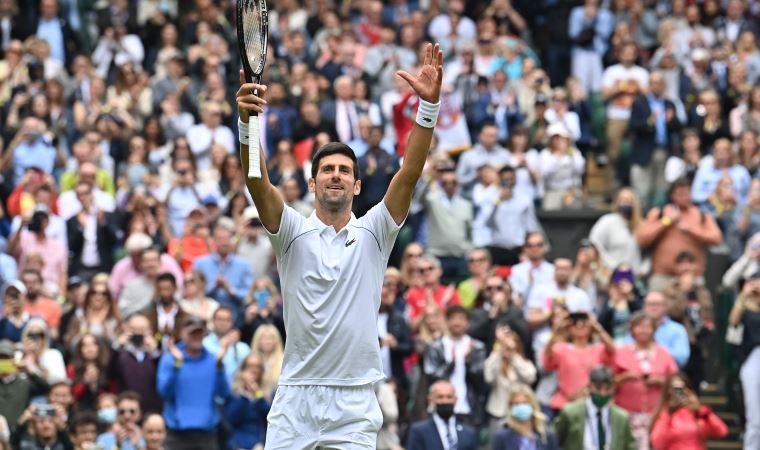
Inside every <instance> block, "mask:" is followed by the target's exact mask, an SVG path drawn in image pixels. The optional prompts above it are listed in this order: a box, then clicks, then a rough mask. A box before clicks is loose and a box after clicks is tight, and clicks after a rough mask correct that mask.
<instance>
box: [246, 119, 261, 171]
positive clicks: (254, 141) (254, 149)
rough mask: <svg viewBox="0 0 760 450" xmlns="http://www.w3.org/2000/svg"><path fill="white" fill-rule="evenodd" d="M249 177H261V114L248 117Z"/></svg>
mask: <svg viewBox="0 0 760 450" xmlns="http://www.w3.org/2000/svg"><path fill="white" fill-rule="evenodd" d="M248 135H249V141H248V178H261V153H260V152H259V147H260V146H261V143H260V141H259V116H258V114H257V115H253V114H252V115H250V116H249V117H248Z"/></svg>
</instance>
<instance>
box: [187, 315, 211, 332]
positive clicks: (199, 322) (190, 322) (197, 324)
mask: <svg viewBox="0 0 760 450" xmlns="http://www.w3.org/2000/svg"><path fill="white" fill-rule="evenodd" d="M182 329H184V330H190V331H195V330H205V329H206V321H205V320H203V319H201V318H200V317H198V316H187V317H185V320H183V321H182Z"/></svg>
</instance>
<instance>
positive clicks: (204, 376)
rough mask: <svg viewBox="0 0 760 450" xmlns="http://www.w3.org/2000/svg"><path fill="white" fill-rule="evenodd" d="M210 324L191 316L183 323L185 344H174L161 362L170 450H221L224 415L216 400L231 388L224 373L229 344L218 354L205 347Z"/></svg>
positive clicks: (160, 380)
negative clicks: (218, 431) (218, 429)
mask: <svg viewBox="0 0 760 450" xmlns="http://www.w3.org/2000/svg"><path fill="white" fill-rule="evenodd" d="M205 334H206V322H205V321H204V320H202V319H200V318H198V317H195V316H188V317H186V318H185V319H184V320H183V322H182V330H181V337H182V342H180V343H179V344H177V345H175V344H174V342H170V345H169V351H168V352H167V353H164V355H163V356H161V360H160V361H159V363H158V376H157V381H156V385H157V391H158V395H159V396H160V397H161V399H162V400H163V401H164V410H163V416H164V420H165V421H166V427H167V429H168V435H167V442H166V446H167V448H172V449H190V448H203V449H206V450H217V449H218V448H219V447H218V441H217V428H218V425H219V421H220V416H219V413H218V411H217V407H216V403H215V400H216V399H217V398H226V397H228V396H229V394H230V386H229V384H228V383H227V376H226V374H225V372H224V362H223V360H222V358H224V354H225V353H226V352H227V344H226V341H224V342H223V343H222V347H221V348H220V349H219V352H218V353H217V354H216V355H214V354H213V353H211V352H209V351H208V350H206V349H205V348H204V347H203V337H204V336H205Z"/></svg>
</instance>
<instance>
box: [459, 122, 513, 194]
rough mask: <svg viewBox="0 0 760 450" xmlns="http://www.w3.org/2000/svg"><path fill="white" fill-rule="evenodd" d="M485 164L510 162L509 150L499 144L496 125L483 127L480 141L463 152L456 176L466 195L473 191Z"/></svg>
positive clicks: (496, 165) (502, 164) (495, 164)
mask: <svg viewBox="0 0 760 450" xmlns="http://www.w3.org/2000/svg"><path fill="white" fill-rule="evenodd" d="M484 164H490V165H491V166H493V167H497V168H501V167H502V166H505V165H507V164H509V152H508V151H507V150H506V149H505V148H504V147H502V146H501V145H499V143H498V129H497V128H496V127H495V126H494V125H484V126H483V128H481V130H480V135H479V138H478V143H477V144H476V145H475V146H474V147H473V148H472V149H470V150H469V151H467V152H466V153H464V154H462V156H461V157H460V159H459V162H458V163H457V170H456V178H457V181H458V182H459V183H461V185H462V190H463V191H464V193H465V194H466V195H467V194H469V193H470V192H471V191H472V188H473V186H474V185H475V178H476V177H477V172H478V169H479V168H480V167H482V166H483V165H484Z"/></svg>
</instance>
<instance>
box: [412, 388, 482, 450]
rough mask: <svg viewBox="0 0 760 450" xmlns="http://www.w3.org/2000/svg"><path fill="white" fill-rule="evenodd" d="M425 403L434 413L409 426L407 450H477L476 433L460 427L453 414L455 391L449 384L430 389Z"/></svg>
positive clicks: (468, 428) (455, 400) (463, 425)
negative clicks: (444, 449)
mask: <svg viewBox="0 0 760 450" xmlns="http://www.w3.org/2000/svg"><path fill="white" fill-rule="evenodd" d="M428 403H429V407H430V409H431V410H432V412H433V413H432V414H431V416H430V418H428V419H426V420H421V421H419V422H416V423H414V424H412V426H411V428H410V429H409V436H408V437H407V440H406V449H407V450H427V449H431V448H449V449H451V448H452V447H453V448H457V449H460V450H475V449H477V448H478V445H477V435H476V433H475V430H474V429H473V428H471V427H470V426H469V425H466V424H461V422H460V421H459V420H458V419H457V417H456V416H455V415H454V405H456V403H457V392H456V389H455V387H454V385H453V384H452V383H451V382H449V381H446V380H440V381H437V382H435V383H434V384H433V385H432V386H430V391H429V393H428Z"/></svg>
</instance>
